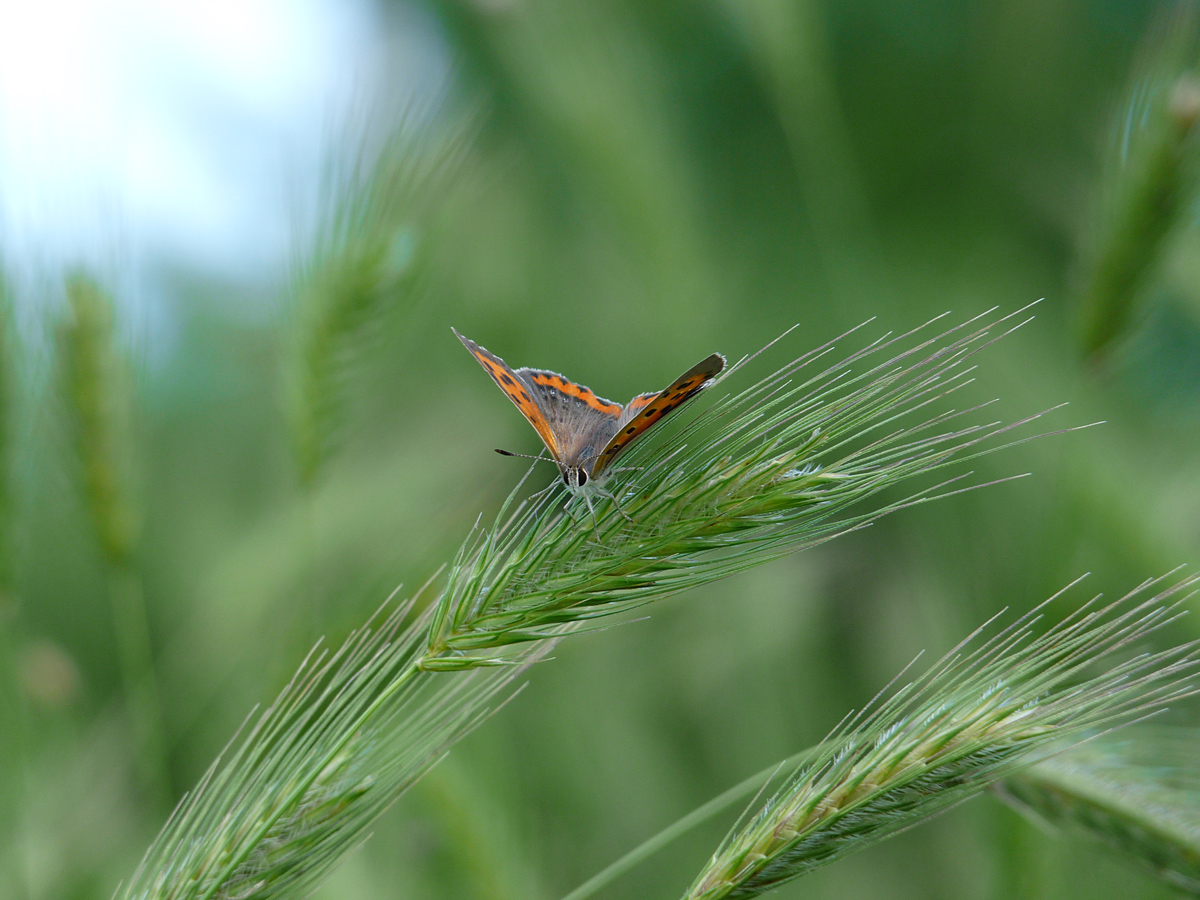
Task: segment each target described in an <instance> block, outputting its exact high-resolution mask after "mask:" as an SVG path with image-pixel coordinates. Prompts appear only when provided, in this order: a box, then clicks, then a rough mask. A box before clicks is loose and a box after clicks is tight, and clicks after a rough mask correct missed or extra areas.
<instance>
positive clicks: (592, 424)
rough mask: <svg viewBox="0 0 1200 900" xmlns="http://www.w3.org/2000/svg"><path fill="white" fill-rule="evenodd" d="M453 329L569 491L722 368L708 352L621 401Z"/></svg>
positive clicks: (593, 477) (598, 480) (597, 476)
mask: <svg viewBox="0 0 1200 900" xmlns="http://www.w3.org/2000/svg"><path fill="white" fill-rule="evenodd" d="M454 334H455V336H456V337H458V339H459V340H460V341H462V343H463V346H465V347H466V348H467V350H468V351H469V352H470V354H471V355H472V356H474V357H475V359H476V360H478V362H479V364H480V365H481V366H483V368H484V370H485V371H487V373H488V374H489V375H490V376H491V377H492V380H493V381H495V382H496V384H497V385H498V386H499V388H500V390H502V391H504V393H505V394H506V395H507V396H508V398H509V399H510V400H511V401H512V402H513V404H514V405H515V406H516V407H517V409H519V410H520V411H521V414H522V415H524V416H525V418H526V420H528V422H529V424H530V425H532V426H533V427H534V430H536V431H537V433H538V435H539V436H540V437H541V439H542V443H544V444H545V445H546V449H547V450H548V451H550V456H551V457H552V458H553V459H554V461H555V462H556V463H557V464H558V469H559V472H560V474H561V475H562V479H563V484H565V485H566V486H567V488H568V489H570V490H571V491H572V492H576V491H580V490H587V489H591V488H596V487H598V486H599V485H600V484H602V483H603V482H604V480H605V478H607V477H608V476H609V475H610V474H611V473H612V471H613V470H612V468H611V466H612V462H613V460H615V459H616V458H617V456H619V455H620V454H621V453H622V452H623V451H624V450H625V449H626V448H628V447H629V445H630V444H632V443H633V442H634V441H635V440H637V438H639V437H641V435H642V434H644V433H645V432H646V431H648V430H649V429H650V428H651V427H653V426H654V425H656V424H657V423H658V422H660V421H662V419H663V418H664V417H666V416H667V415H668V414H670V413H671V412H673V411H674V410H676V409H678V408H679V407H680V406H682V405H683V404H684V403H686V402H687V401H688V400H690V399H691V398H692V397H694V396H696V395H697V394H698V393H700V391H702V390H704V388H706V387H707V386H708V385H709V384H711V383H712V380H713V378H715V377H716V376H717V374H719V373H720V372H721V370H722V369H723V368H725V357H723V356H721V355H720V354H719V353H714V354H713V355H712V356H710V357H708V358H707V359H705V360H704V361H703V362H701V363H699V364H697V365H695V366H693V367H692V368H691V369H689V370H688V371H687V372H685V373H684V374H683V375H681V376H680V377H679V378H677V379H676V380H675V381H674V382H672V384H671V385H670V387H668V388H666V389H665V390H662V391H652V392H650V393H646V394H638V395H637V396H636V397H634V398H633V399H632V400H630V401H629V403H627V404H626V405H625V406H621V405H620V404H619V403H614V402H612V401H611V400H605V399H604V398H603V397H600V396H598V395H597V394H596V393H595V392H594V391H592V390H591V388H587V387H584V386H583V385H581V384H576V383H575V382H573V381H571V380H570V379H568V378H565V377H564V376H562V375H559V374H558V373H557V372H549V371H546V370H544V369H528V368H521V369H513V368H511V367H510V366H509V365H508V364H507V363H505V362H504V360H502V359H501V358H500V357H498V356H496V355H495V354H494V353H490V352H489V351H487V350H485V349H484V348H483V347H480V346H479V345H478V344H476V343H475V342H474V341H472V340H470V339H469V338H465V337H463V336H462V335H461V334H459V333H458V332H457V331H455V332H454Z"/></svg>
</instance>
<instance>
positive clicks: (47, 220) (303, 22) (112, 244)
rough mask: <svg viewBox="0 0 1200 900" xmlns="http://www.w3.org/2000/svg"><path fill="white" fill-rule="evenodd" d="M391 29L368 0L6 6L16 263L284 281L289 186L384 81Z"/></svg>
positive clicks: (0, 197) (2, 121)
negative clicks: (333, 128) (176, 269)
mask: <svg viewBox="0 0 1200 900" xmlns="http://www.w3.org/2000/svg"><path fill="white" fill-rule="evenodd" d="M387 30H388V29H387V28H386V27H385V25H384V23H383V22H382V20H381V18H380V17H379V16H378V14H377V10H376V8H375V6H374V5H373V4H372V3H371V2H370V0H210V2H207V3H195V2H176V0H38V2H29V0H0V248H2V249H3V251H4V254H5V257H6V260H7V262H8V264H9V266H10V267H12V266H13V265H14V264H17V263H20V262H21V261H22V260H23V259H29V260H34V261H35V264H37V265H40V266H43V267H44V266H46V265H54V264H60V265H70V264H74V263H80V262H82V263H85V264H99V265H100V266H101V267H102V268H104V269H108V270H111V269H112V268H113V264H114V261H115V262H116V265H117V267H118V268H120V267H122V266H124V267H125V268H127V269H128V268H132V269H134V270H136V269H138V268H139V267H141V266H145V265H148V264H150V263H157V262H159V261H162V260H168V261H170V262H171V263H174V264H177V265H181V266H184V267H193V268H195V269H198V270H205V271H209V272H211V273H213V274H214V275H216V276H218V277H222V278H251V277H253V278H258V279H262V278H269V277H271V276H275V275H278V274H279V272H280V270H281V269H282V267H283V266H284V265H286V257H287V252H288V247H287V243H288V240H289V239H290V237H291V236H292V234H293V232H294V229H293V228H292V227H291V226H290V224H289V221H288V217H289V215H290V214H291V210H290V209H289V192H290V191H291V190H292V189H293V187H294V185H291V184H289V181H290V180H294V179H295V178H296V177H297V176H298V175H299V176H300V177H301V178H303V170H304V169H305V167H306V166H314V167H315V166H316V165H317V163H318V161H319V159H320V155H321V152H322V150H323V149H324V142H326V141H328V140H329V138H330V129H329V125H330V122H331V121H335V120H336V119H337V118H338V116H339V115H340V114H341V113H342V112H343V111H345V110H346V109H347V108H348V107H349V106H350V105H351V104H353V103H354V102H356V101H357V100H360V99H361V96H362V91H363V88H364V86H366V87H368V88H369V85H370V82H371V80H372V78H374V77H377V76H378V69H377V68H373V67H375V66H377V65H378V64H379V63H380V62H381V58H382V57H383V56H384V55H386V54H387V53H388V52H390V50H389V48H392V49H394V43H389V42H394V38H395V36H394V35H389V34H387V33H386V32H387ZM298 169H299V170H300V171H297V170H298ZM123 280H124V279H123ZM134 280H136V273H135V275H134Z"/></svg>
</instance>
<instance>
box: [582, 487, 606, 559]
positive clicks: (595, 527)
mask: <svg viewBox="0 0 1200 900" xmlns="http://www.w3.org/2000/svg"><path fill="white" fill-rule="evenodd" d="M583 502H584V503H586V504H587V508H588V512H590V513H591V514H592V534H594V535H595V536H596V543H597V544H599V545H600V546H604V541H602V540H600V522H599V521H598V520H597V519H596V507H594V506H592V498H591V497H589V496H588V495H587V494H584V495H583Z"/></svg>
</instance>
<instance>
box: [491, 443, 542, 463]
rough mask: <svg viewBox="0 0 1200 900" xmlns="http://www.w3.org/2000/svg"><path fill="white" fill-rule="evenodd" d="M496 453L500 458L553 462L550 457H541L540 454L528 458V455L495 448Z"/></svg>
mask: <svg viewBox="0 0 1200 900" xmlns="http://www.w3.org/2000/svg"><path fill="white" fill-rule="evenodd" d="M496 452H497V453H499V454H500V455H501V456H515V457H518V458H520V459H540V460H541V461H542V462H554V460H552V459H551V458H550V457H548V456H542V455H541V454H539V455H537V456H530V455H529V454H528V453H513V452H512V451H511V450H501V449H500V448H499V447H497V448H496Z"/></svg>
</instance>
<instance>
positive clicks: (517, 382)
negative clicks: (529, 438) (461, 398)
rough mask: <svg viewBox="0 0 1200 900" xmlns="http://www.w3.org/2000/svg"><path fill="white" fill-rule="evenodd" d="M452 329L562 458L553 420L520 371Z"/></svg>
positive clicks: (547, 446) (552, 451) (557, 455)
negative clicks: (551, 426) (514, 369)
mask: <svg viewBox="0 0 1200 900" xmlns="http://www.w3.org/2000/svg"><path fill="white" fill-rule="evenodd" d="M450 330H451V331H454V336H455V337H456V338H458V339H459V340H460V341H462V342H463V346H464V347H466V348H467V350H468V352H470V354H471V355H472V356H473V357H475V358H476V359H477V360H479V364H480V365H481V366H483V368H484V370H485V371H486V372H487V373H488V374H489V375H491V376H492V381H494V382H496V384H497V385H498V386H499V388H500V390H502V391H504V393H505V394H507V395H508V399H509V400H511V401H512V402H513V404H514V405H515V406H516V407H517V409H519V410H520V411H521V415H523V416H524V417H525V418H526V419H528V420H529V424H530V425H532V426H533V427H534V429H535V430H536V431H537V433H538V436H539V437H541V439H542V443H544V444H545V445H546V449H547V450H549V451H550V454H551V455H552V456H553V457H554V458H555V459H557V460H561V459H562V451H561V450H560V448H559V446H558V441H557V440H555V438H554V431H553V430H552V429H551V428H550V423H549V422H547V421H546V417H545V416H544V415H542V411H541V409H539V408H538V405H537V403H536V402H535V401H534V399H533V397H532V396H531V395H530V393H529V390H528V389H527V388H526V386H525V385H524V384H522V383H521V379H520V378H519V377H518V376H517V373H516V372H514V371H513V370H512V369H511V368H510V367H509V365H508V363H506V362H505V361H504V360H502V359H501V358H500V357H498V356H496V354H494V353H490V352H488V351H487V350H485V349H484V348H483V347H480V346H479V345H478V344H477V343H475V342H474V341H473V340H471V339H470V338H465V337H463V336H462V335H461V334H459V333H458V332H457V331H455V330H454V329H453V328H451V329H450Z"/></svg>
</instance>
